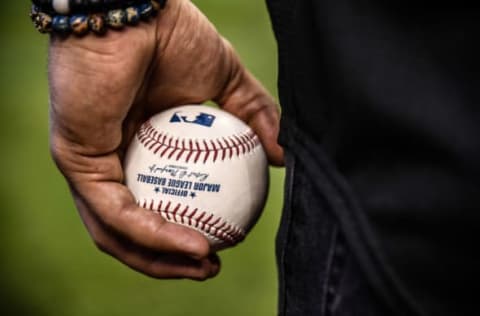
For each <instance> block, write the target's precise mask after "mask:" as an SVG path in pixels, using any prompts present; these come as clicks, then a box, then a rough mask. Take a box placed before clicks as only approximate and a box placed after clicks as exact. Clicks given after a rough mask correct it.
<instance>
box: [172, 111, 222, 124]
mask: <svg viewBox="0 0 480 316" xmlns="http://www.w3.org/2000/svg"><path fill="white" fill-rule="evenodd" d="M214 121H215V116H214V115H211V114H207V113H203V112H200V113H199V114H198V115H197V116H196V117H194V118H191V119H190V118H188V117H187V116H182V115H181V113H180V112H176V113H175V114H173V116H172V118H171V119H170V123H189V124H196V125H201V126H205V127H212V125H213V122H214Z"/></svg>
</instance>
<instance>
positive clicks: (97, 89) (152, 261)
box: [49, 0, 283, 280]
mask: <svg viewBox="0 0 480 316" xmlns="http://www.w3.org/2000/svg"><path fill="white" fill-rule="evenodd" d="M49 82H50V100H51V107H50V113H51V136H50V137H51V151H52V156H53V158H54V160H55V162H56V163H57V165H58V167H59V169H60V170H61V172H62V173H63V175H64V176H65V178H66V179H67V181H68V183H69V185H70V188H71V191H72V194H73V197H74V200H75V203H76V206H77V208H78V211H79V213H80V216H81V218H82V220H83V222H84V224H85V226H86V227H87V229H88V231H89V233H90V235H91V236H92V239H93V241H94V242H95V244H96V245H97V246H98V248H99V249H101V250H102V251H104V252H106V253H108V254H110V255H112V256H114V257H115V258H117V259H118V260H119V261H121V262H123V263H124V264H126V265H128V266H130V267H131V268H133V269H135V270H137V271H139V272H142V273H144V274H146V275H149V276H152V277H156V278H191V279H196V280H204V279H207V278H209V277H212V276H215V275H216V274H217V273H218V271H219V269H220V262H219V259H218V257H217V256H216V255H215V254H212V253H211V252H210V249H209V245H208V242H207V240H206V239H205V238H204V237H203V236H202V235H200V234H199V233H197V232H196V231H194V230H190V229H188V228H185V227H182V226H179V225H175V224H171V223H167V222H166V221H165V220H163V219H162V217H161V216H159V215H158V214H154V213H152V212H150V211H147V210H144V209H142V208H140V207H138V206H137V205H136V204H135V200H134V198H133V196H132V194H131V193H130V191H129V190H128V189H127V188H126V187H125V186H124V185H123V170H122V167H121V161H122V158H123V155H124V152H125V147H126V145H127V144H128V143H129V141H130V140H131V138H132V137H133V134H134V131H135V130H136V129H137V128H138V127H139V125H140V124H141V123H142V122H143V121H144V120H145V119H146V118H148V117H150V116H151V115H153V114H155V113H157V112H159V111H162V110H165V109H167V108H170V107H174V106H178V105H183V104H197V103H202V102H205V101H207V100H213V101H215V102H217V103H218V104H219V105H220V106H221V107H222V108H223V109H225V110H226V111H228V112H230V113H232V114H234V115H236V116H237V117H239V118H240V119H242V120H243V121H245V122H246V123H247V124H249V125H250V126H251V127H252V128H253V129H254V130H255V131H256V132H257V134H258V135H259V137H260V139H261V141H262V143H263V145H264V147H265V149H266V152H267V155H268V157H269V160H270V162H271V163H272V164H274V165H282V164H283V151H282V149H281V147H280V146H279V145H278V144H277V141H276V139H277V134H278V128H279V127H278V125H279V123H278V122H279V112H278V107H277V105H276V104H275V102H274V100H273V99H272V97H271V96H270V95H269V94H268V92H267V91H266V90H265V89H264V88H263V87H262V86H261V84H260V83H259V82H258V81H257V80H256V79H255V78H253V76H252V75H251V74H250V73H249V72H248V71H247V70H246V69H245V68H244V67H243V66H242V65H241V63H240V61H239V59H238V57H237V55H236V54H235V52H234V50H233V49H232V47H231V46H230V44H229V43H228V42H227V41H226V40H225V39H223V38H222V37H221V36H220V35H219V34H218V33H217V31H216V30H215V28H214V27H213V26H212V24H211V23H210V22H209V21H208V19H207V18H206V17H205V16H204V15H203V14H202V13H201V12H200V11H199V10H198V9H197V8H196V7H195V6H194V5H193V4H192V3H191V2H190V1H188V0H170V1H169V2H168V4H167V7H166V8H165V10H163V11H162V12H161V13H160V14H159V15H158V17H157V18H156V19H153V20H152V21H150V22H149V23H141V24H140V25H139V26H137V27H130V28H127V29H125V30H123V31H121V32H116V31H110V32H108V34H107V35H106V36H104V37H97V36H93V35H88V36H86V37H84V38H76V37H73V36H72V37H68V38H66V39H61V38H56V37H52V38H51V41H50V48H49Z"/></svg>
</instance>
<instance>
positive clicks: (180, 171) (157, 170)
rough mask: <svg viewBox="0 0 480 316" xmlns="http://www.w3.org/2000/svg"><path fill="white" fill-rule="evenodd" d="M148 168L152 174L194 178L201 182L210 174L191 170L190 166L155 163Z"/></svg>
mask: <svg viewBox="0 0 480 316" xmlns="http://www.w3.org/2000/svg"><path fill="white" fill-rule="evenodd" d="M148 170H149V171H150V173H151V174H161V175H169V176H171V177H173V178H177V179H193V180H197V181H200V182H203V181H205V180H207V179H208V177H209V176H210V174H208V173H203V172H196V171H190V170H189V169H188V167H184V166H176V165H166V166H163V167H162V166H158V165H157V164H153V165H151V166H149V167H148Z"/></svg>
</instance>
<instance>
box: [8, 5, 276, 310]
mask: <svg viewBox="0 0 480 316" xmlns="http://www.w3.org/2000/svg"><path fill="white" fill-rule="evenodd" d="M194 3H195V4H196V5H197V6H198V7H200V9H201V10H202V11H203V12H204V13H205V14H206V15H207V16H208V17H209V18H210V19H211V21H212V22H213V23H214V24H215V25H216V26H217V28H218V29H219V31H220V32H221V33H222V34H223V35H224V36H225V37H227V38H228V39H229V40H230V41H231V42H232V43H233V45H234V46H235V47H236V48H237V50H238V52H239V54H240V55H241V57H242V59H243V61H244V63H245V64H246V65H247V66H248V67H249V68H250V70H251V71H252V72H253V73H254V74H255V75H256V76H257V77H258V78H259V79H260V80H261V81H262V82H263V83H264V84H265V85H266V87H267V88H268V89H269V90H270V91H271V92H272V93H273V94H274V95H276V88H275V87H276V84H275V82H276V79H275V78H276V55H275V43H274V39H273V35H272V31H271V27H270V22H269V20H268V15H267V11H266V7H265V3H264V2H263V1H262V0H228V1H225V0H196V1H194ZM29 6H30V2H29V1H28V0H22V1H4V2H3V3H2V5H1V13H0V16H1V18H0V36H1V41H0V45H1V49H0V146H1V155H0V170H1V171H0V174H1V178H0V179H1V181H0V234H1V241H2V244H1V252H0V282H1V283H0V314H1V315H25V316H30V315H35V316H43V315H48V316H51V315H55V316H56V315H68V316H77V315H78V316H94V315H108V316H116V315H142V316H149V315H232V316H233V315H262V316H264V315H274V314H276V300H277V294H276V290H277V280H276V266H275V259H274V237H275V232H276V229H277V226H278V222H279V217H280V210H281V197H282V189H281V186H282V183H283V171H282V170H278V169H276V170H272V172H271V177H272V181H271V183H272V186H271V190H270V196H269V200H268V204H267V207H266V209H265V212H264V215H263V217H262V218H261V219H260V222H259V223H258V224H257V226H256V227H255V228H254V230H253V231H252V233H251V235H250V236H249V237H248V238H247V240H246V241H245V242H244V243H242V244H241V245H240V246H238V247H236V248H235V249H232V250H227V251H224V252H222V253H221V258H222V261H223V270H222V272H221V273H220V275H219V276H218V277H217V278H215V279H213V280H209V281H207V282H202V283H197V282H193V281H165V280H154V279H149V278H147V277H144V276H142V275H140V274H138V273H136V272H134V271H131V270H129V269H128V268H126V267H124V266H123V265H121V264H120V263H118V262H117V261H115V260H114V259H112V258H110V257H108V256H106V255H104V254H102V253H100V252H99V251H98V250H97V249H96V248H95V246H94V245H93V243H92V241H91V240H90V238H89V236H88V234H87V232H86V230H85V229H84V227H83V225H82V223H81V221H80V219H79V216H78V215H77V213H76V211H75V208H74V206H73V203H72V200H71V198H70V195H69V192H68V190H67V187H66V184H65V182H64V180H63V179H62V177H61V176H60V174H59V172H58V171H57V170H56V168H55V167H54V165H53V163H52V161H51V159H50V156H49V151H48V96H47V81H46V47H47V45H46V44H47V37H46V36H42V35H40V34H37V33H36V31H35V30H34V29H33V26H32V25H31V23H30V20H29V18H28V16H27V12H28V10H29Z"/></svg>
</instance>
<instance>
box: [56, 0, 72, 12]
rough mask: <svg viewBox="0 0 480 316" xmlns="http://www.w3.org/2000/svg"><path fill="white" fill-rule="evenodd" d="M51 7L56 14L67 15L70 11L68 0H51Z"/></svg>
mask: <svg viewBox="0 0 480 316" xmlns="http://www.w3.org/2000/svg"><path fill="white" fill-rule="evenodd" d="M52 7H53V10H55V12H57V13H58V14H62V15H68V14H69V13H70V5H69V0H53V1H52Z"/></svg>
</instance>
